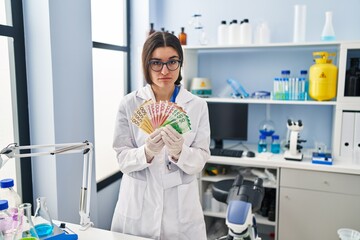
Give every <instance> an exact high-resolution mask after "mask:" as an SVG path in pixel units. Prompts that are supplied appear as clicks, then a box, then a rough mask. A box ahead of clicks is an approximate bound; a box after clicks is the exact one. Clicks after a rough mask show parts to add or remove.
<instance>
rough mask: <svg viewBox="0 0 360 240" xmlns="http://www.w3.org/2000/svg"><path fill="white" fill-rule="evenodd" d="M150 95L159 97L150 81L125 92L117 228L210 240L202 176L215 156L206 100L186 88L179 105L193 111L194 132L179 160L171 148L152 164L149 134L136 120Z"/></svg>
mask: <svg viewBox="0 0 360 240" xmlns="http://www.w3.org/2000/svg"><path fill="white" fill-rule="evenodd" d="M148 99H153V100H154V101H155V97H154V94H153V91H152V90H151V86H150V85H146V86H145V87H143V88H141V89H140V90H138V91H135V92H132V93H130V94H128V95H127V96H125V97H124V99H123V101H122V102H121V104H120V107H119V111H118V114H117V118H116V124H115V135H114V143H113V147H114V149H115V151H116V154H117V160H118V163H119V166H120V170H121V171H122V172H123V174H124V175H123V178H122V181H121V187H120V192H119V199H118V202H117V204H116V208H115V212H114V216H113V220H112V226H111V230H112V231H117V232H122V233H127V234H132V235H137V236H143V237H149V238H153V239H162V240H169V239H181V240H182V239H194V240H202V239H206V229H205V222H204V216H203V212H202V208H201V204H200V200H199V190H198V181H197V178H196V174H197V173H199V172H201V171H202V169H203V167H204V165H205V163H206V161H207V160H208V159H209V158H210V150H209V146H210V124H209V118H208V108H207V104H206V101H205V100H204V99H201V98H199V97H197V96H194V95H192V94H191V93H189V92H188V91H187V90H186V89H184V88H183V87H181V89H180V91H179V93H178V96H177V97H176V103H177V104H178V105H179V106H181V107H183V109H184V110H185V111H186V112H187V115H188V116H189V118H190V122H191V131H189V132H187V133H185V134H184V135H183V137H184V144H183V148H182V152H181V155H180V157H179V160H178V162H177V163H174V162H171V163H170V164H169V162H170V161H171V160H169V157H168V155H167V149H166V146H165V147H164V148H163V150H162V152H161V153H160V154H159V155H157V156H155V158H154V159H153V161H152V162H151V163H147V162H146V157H145V150H144V144H145V139H146V138H147V137H148V134H146V133H145V132H143V131H142V130H141V129H139V128H138V127H137V126H136V125H134V124H133V123H132V122H131V116H132V114H133V112H134V111H135V109H137V108H138V106H140V105H141V104H142V103H143V102H144V101H145V100H148ZM168 165H170V169H169V167H168Z"/></svg>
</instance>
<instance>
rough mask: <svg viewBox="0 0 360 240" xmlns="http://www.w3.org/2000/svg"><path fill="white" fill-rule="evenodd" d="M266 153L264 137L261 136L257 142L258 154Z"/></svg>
mask: <svg viewBox="0 0 360 240" xmlns="http://www.w3.org/2000/svg"><path fill="white" fill-rule="evenodd" d="M266 151H267V143H266V136H265V135H263V134H261V135H260V137H259V142H258V152H259V153H262V152H266Z"/></svg>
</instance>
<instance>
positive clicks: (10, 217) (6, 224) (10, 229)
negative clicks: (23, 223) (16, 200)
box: [0, 200, 18, 240]
mask: <svg viewBox="0 0 360 240" xmlns="http://www.w3.org/2000/svg"><path fill="white" fill-rule="evenodd" d="M17 222H18V221H17V217H16V216H14V214H13V213H11V212H10V211H9V204H8V201H7V200H0V233H1V235H2V238H0V239H4V240H12V239H13V238H14V235H15V234H16V230H17V225H18V224H17Z"/></svg>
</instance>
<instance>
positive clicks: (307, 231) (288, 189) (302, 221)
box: [278, 168, 360, 240]
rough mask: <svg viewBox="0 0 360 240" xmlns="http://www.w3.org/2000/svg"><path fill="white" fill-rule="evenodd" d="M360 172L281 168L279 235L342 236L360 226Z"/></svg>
mask: <svg viewBox="0 0 360 240" xmlns="http://www.w3.org/2000/svg"><path fill="white" fill-rule="evenodd" d="M359 183H360V176H359V175H350V174H340V173H329V172H318V171H307V170H297V169H286V168H281V170H280V190H279V192H280V193H279V202H280V204H279V218H278V239H286V240H303V239H328V240H338V239H339V237H338V235H337V230H338V229H339V228H352V229H359V228H360V204H359V203H360V188H359Z"/></svg>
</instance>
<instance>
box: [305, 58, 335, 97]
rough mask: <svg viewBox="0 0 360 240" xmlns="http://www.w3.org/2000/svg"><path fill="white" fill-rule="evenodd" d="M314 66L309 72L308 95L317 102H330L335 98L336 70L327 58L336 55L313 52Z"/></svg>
mask: <svg viewBox="0 0 360 240" xmlns="http://www.w3.org/2000/svg"><path fill="white" fill-rule="evenodd" d="M313 56H314V60H315V64H314V65H312V66H311V67H310V71H309V95H310V97H311V98H313V99H315V100H318V101H326V100H331V99H333V98H334V97H336V86H337V75H338V68H337V67H336V66H335V65H334V64H333V63H332V60H331V59H329V57H335V56H336V53H328V52H314V53H313Z"/></svg>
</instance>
